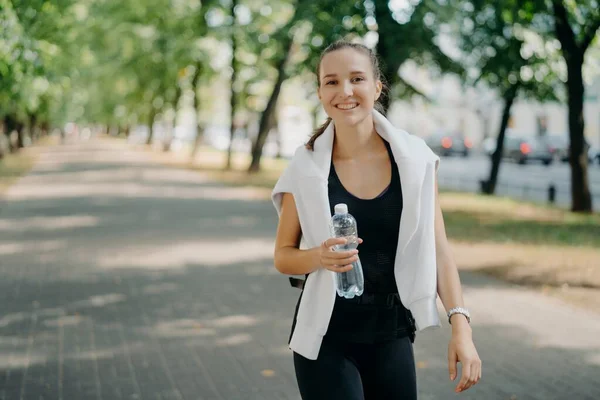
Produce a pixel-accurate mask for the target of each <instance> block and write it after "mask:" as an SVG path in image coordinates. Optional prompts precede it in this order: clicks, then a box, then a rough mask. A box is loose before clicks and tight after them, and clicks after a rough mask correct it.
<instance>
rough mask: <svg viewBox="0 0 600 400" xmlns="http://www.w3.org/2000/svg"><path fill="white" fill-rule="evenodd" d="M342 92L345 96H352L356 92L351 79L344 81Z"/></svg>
mask: <svg viewBox="0 0 600 400" xmlns="http://www.w3.org/2000/svg"><path fill="white" fill-rule="evenodd" d="M342 93H343V94H344V96H345V97H350V96H352V94H354V88H353V87H352V83H351V82H350V81H344V84H343V87H342Z"/></svg>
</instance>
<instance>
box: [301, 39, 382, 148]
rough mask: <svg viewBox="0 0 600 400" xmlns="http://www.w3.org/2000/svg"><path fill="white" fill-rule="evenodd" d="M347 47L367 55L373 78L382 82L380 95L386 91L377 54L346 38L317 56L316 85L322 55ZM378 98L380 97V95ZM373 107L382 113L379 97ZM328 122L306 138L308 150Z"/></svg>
mask: <svg viewBox="0 0 600 400" xmlns="http://www.w3.org/2000/svg"><path fill="white" fill-rule="evenodd" d="M348 48H349V49H354V50H356V51H359V52H361V53H363V54H365V55H366V56H368V57H369V60H371V67H372V69H373V75H374V78H375V80H376V81H377V80H380V81H382V83H383V88H382V91H381V96H384V95H385V94H386V91H387V86H386V85H385V82H384V78H383V75H382V73H381V69H380V68H379V59H378V58H377V56H376V55H375V53H374V52H373V50H371V49H370V48H368V47H367V46H365V45H362V44H359V43H353V42H349V41H347V40H338V41H336V42H334V43H332V44H330V45H329V46H327V48H325V50H323V52H322V53H321V57H320V58H319V63H318V64H317V86H318V87H321V81H320V79H319V76H320V73H321V62H322V61H323V57H325V55H327V54H329V53H331V52H334V51H336V50H342V49H348ZM380 99H381V97H380ZM375 109H376V110H377V111H379V112H382V113H383V112H384V108H383V105H382V104H381V102H380V101H379V99H378V100H376V101H375ZM330 123H331V117H327V120H326V121H325V123H324V124H323V125H321V126H320V127H318V128H317V129H315V130H314V132H313V134H312V136H311V137H310V139H309V140H308V142H307V143H306V145H305V146H306V148H307V149H308V150H314V145H315V140H317V138H318V137H319V136H321V135H322V134H323V132H325V130H326V129H327V127H328V126H329V124H330Z"/></svg>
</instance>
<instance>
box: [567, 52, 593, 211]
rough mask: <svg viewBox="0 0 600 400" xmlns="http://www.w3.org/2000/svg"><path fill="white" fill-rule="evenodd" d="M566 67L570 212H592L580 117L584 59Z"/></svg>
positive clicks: (581, 114)
mask: <svg viewBox="0 0 600 400" xmlns="http://www.w3.org/2000/svg"><path fill="white" fill-rule="evenodd" d="M571 60H572V63H569V64H567V70H568V76H569V77H568V80H567V93H568V102H569V138H570V146H569V149H570V151H569V163H570V164H571V210H572V211H577V212H592V195H591V193H590V187H589V177H588V170H587V166H588V158H587V151H586V150H587V149H586V148H585V145H584V144H585V141H584V128H585V121H584V118H583V99H584V94H585V88H584V85H583V75H582V66H583V57H580V58H579V57H572V58H571Z"/></svg>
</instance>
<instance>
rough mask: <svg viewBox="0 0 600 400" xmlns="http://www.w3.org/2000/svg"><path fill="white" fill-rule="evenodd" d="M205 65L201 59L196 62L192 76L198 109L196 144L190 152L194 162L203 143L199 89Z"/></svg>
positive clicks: (191, 159) (195, 106)
mask: <svg viewBox="0 0 600 400" xmlns="http://www.w3.org/2000/svg"><path fill="white" fill-rule="evenodd" d="M202 71H203V65H202V63H201V62H200V61H198V62H196V70H195V71H194V76H193V77H192V87H193V88H194V110H195V111H196V136H195V137H194V145H193V147H192V152H191V154H190V161H191V162H194V160H195V159H196V154H197V153H198V149H199V148H200V143H202V133H203V131H202V124H201V123H200V95H199V94H198V90H199V89H200V88H199V86H200V77H201V76H202Z"/></svg>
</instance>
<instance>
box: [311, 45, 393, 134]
mask: <svg viewBox="0 0 600 400" xmlns="http://www.w3.org/2000/svg"><path fill="white" fill-rule="evenodd" d="M319 75H320V76H319V83H320V85H319V90H318V94H319V100H321V104H323V107H324V108H325V112H326V113H327V115H329V116H330V117H331V118H332V119H333V120H334V122H335V123H336V124H341V125H350V126H352V125H356V124H358V123H359V122H361V121H363V120H364V119H365V118H367V117H368V116H370V115H371V112H372V110H373V105H374V104H375V101H376V100H377V99H378V98H379V95H380V94H381V86H382V85H381V81H379V80H375V78H374V76H375V75H374V73H373V67H372V66H371V60H370V59H369V56H368V55H366V54H363V53H362V52H360V51H358V50H355V49H352V48H345V49H340V50H335V51H332V52H331V53H328V54H326V55H325V56H324V57H323V59H322V60H321V65H320V71H319Z"/></svg>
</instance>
